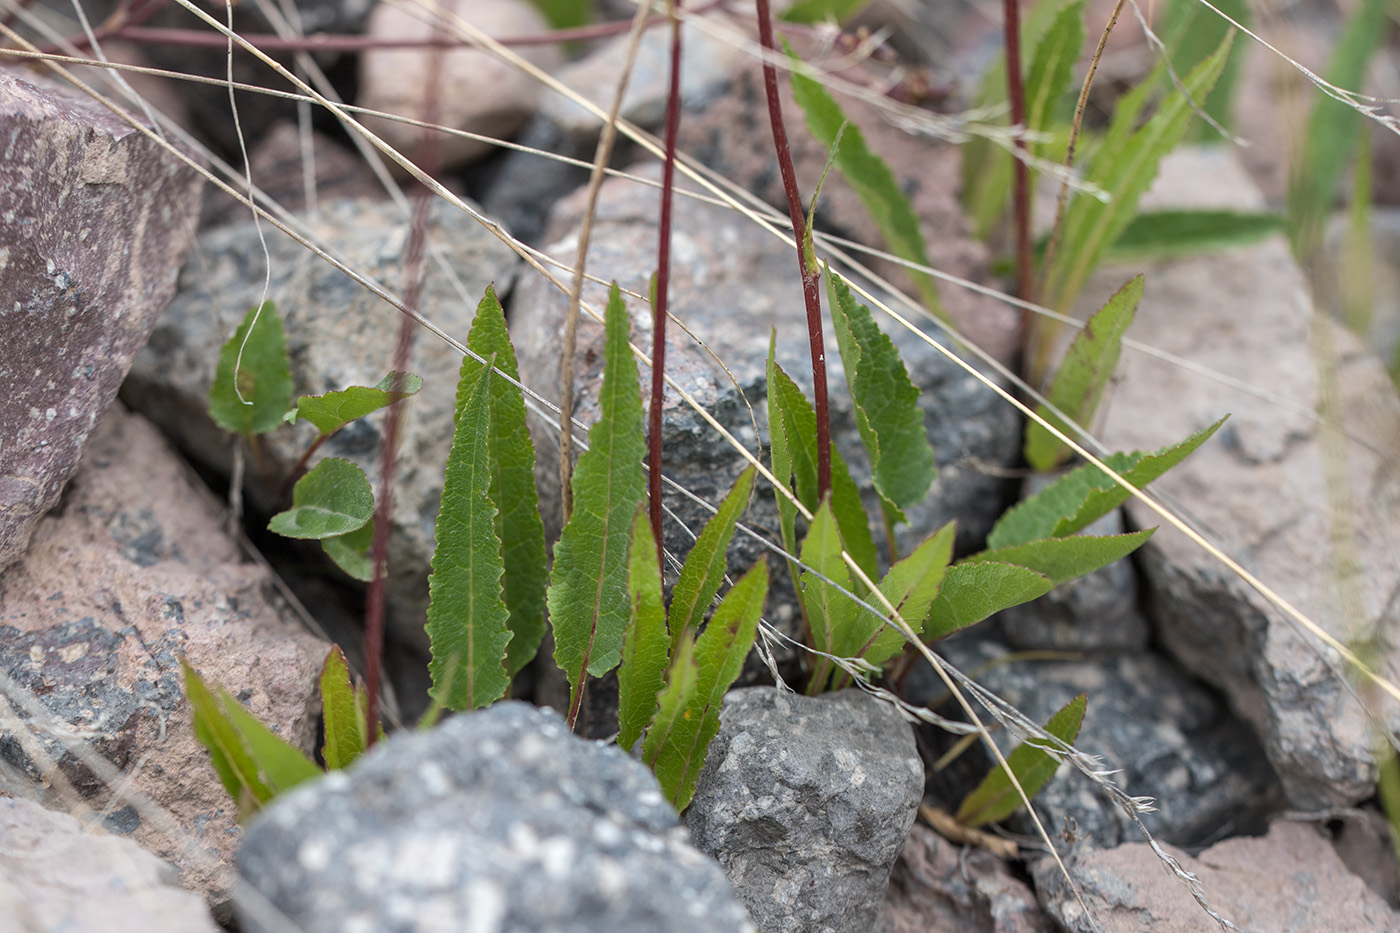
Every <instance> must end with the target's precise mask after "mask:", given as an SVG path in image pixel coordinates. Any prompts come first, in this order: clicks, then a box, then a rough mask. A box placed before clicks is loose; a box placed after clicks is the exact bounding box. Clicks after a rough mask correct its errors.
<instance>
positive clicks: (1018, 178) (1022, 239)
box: [1002, 0, 1033, 352]
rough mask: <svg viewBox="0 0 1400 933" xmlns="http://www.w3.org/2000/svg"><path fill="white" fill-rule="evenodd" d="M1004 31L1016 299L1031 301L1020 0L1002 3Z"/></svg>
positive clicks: (1025, 322) (1024, 329)
mask: <svg viewBox="0 0 1400 933" xmlns="http://www.w3.org/2000/svg"><path fill="white" fill-rule="evenodd" d="M1002 6H1003V21H1004V22H1003V29H1004V30H1005V44H1006V88H1007V91H1008V93H1009V94H1010V97H1011V122H1012V123H1013V124H1015V125H1016V126H1017V127H1019V130H1018V131H1017V133H1016V138H1015V142H1014V143H1013V145H1014V146H1015V148H1016V152H1017V154H1018V157H1017V158H1015V159H1013V160H1012V170H1013V172H1014V183H1013V189H1012V212H1013V215H1014V223H1015V225H1016V297H1018V298H1020V299H1021V300H1022V301H1030V300H1031V278H1032V275H1033V270H1032V268H1031V262H1032V255H1033V254H1032V252H1031V178H1030V168H1029V166H1027V165H1026V161H1025V158H1024V157H1025V156H1026V155H1027V154H1028V150H1027V147H1026V137H1025V131H1026V89H1025V84H1024V82H1023V81H1022V78H1021V13H1020V7H1019V5H1018V3H1017V0H1003V3H1002ZM1030 325H1031V313H1030V311H1029V310H1028V309H1022V311H1021V346H1022V348H1023V352H1024V347H1025V342H1026V340H1027V339H1029V337H1030Z"/></svg>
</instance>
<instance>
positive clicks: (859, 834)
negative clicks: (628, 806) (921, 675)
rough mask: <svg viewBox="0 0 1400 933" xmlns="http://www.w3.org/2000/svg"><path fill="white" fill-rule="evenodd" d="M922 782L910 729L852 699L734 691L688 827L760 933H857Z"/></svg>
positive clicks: (873, 907) (887, 711) (874, 902)
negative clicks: (730, 886) (726, 878)
mask: <svg viewBox="0 0 1400 933" xmlns="http://www.w3.org/2000/svg"><path fill="white" fill-rule="evenodd" d="M923 780H924V774H923V767H922V766H921V765H920V763H919V756H918V753H917V751H916V750H915V748H914V736H913V732H912V731H911V729H910V728H909V725H908V724H907V723H906V722H904V720H903V719H901V718H900V717H899V714H898V713H896V712H895V711H894V710H893V709H892V708H891V707H889V706H886V705H884V704H882V703H881V702H880V701H878V700H875V699H873V698H872V697H870V696H868V695H866V694H864V693H861V692H860V691H857V690H844V691H841V692H839V693H835V694H827V695H824V696H820V697H816V698H812V697H804V696H798V695H796V694H791V693H780V692H778V691H777V690H775V689H774V688H772V687H750V688H747V689H743V690H734V691H731V692H730V693H729V694H728V695H727V696H726V697H725V698H724V708H723V711H722V712H721V719H720V732H719V735H718V736H716V737H715V739H714V741H713V742H711V743H710V750H709V757H708V758H707V759H706V762H705V769H704V771H702V772H701V774H700V780H699V783H698V784H697V785H696V789H695V797H694V799H693V800H692V801H691V803H690V807H689V809H687V810H686V812H685V825H686V826H687V827H688V828H689V829H690V832H691V835H692V837H693V838H694V840H695V845H696V846H697V847H698V848H699V849H700V850H701V851H703V852H706V853H708V854H709V855H710V856H712V857H713V858H715V859H716V860H717V861H718V862H719V863H720V865H721V866H722V867H723V868H724V872H725V874H726V875H728V876H729V880H730V881H732V882H733V883H734V886H735V888H736V889H738V892H739V897H740V899H742V900H743V902H744V905H745V906H746V907H747V908H748V910H749V915H750V916H751V917H753V920H754V923H755V924H757V926H758V928H759V929H760V930H762V931H763V933H835V931H843V933H845V931H849V933H865V931H868V930H870V929H871V928H872V926H873V924H874V923H875V919H876V914H877V913H878V911H879V909H880V902H881V900H882V899H883V898H884V896H885V888H886V886H887V884H888V882H889V876H890V869H891V867H892V866H893V865H894V862H895V859H896V858H897V857H898V856H899V850H900V847H901V846H902V845H903V844H904V840H905V837H906V836H907V835H908V834H909V828H910V826H911V825H912V824H913V822H914V813H915V810H916V809H917V808H918V805H919V798H920V796H921V794H922V791H923Z"/></svg>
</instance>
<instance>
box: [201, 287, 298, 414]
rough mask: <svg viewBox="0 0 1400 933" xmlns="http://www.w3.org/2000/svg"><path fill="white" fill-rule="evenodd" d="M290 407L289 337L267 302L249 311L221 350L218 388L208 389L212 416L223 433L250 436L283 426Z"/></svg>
mask: <svg viewBox="0 0 1400 933" xmlns="http://www.w3.org/2000/svg"><path fill="white" fill-rule="evenodd" d="M250 329H251V333H249V331H250ZM245 337H246V338H247V340H246V342H245V340H244V338H245ZM240 350H241V351H242V358H241V359H240V358H239V351H240ZM235 368H237V370H238V373H237V386H236V387H235V384H234V378H235V375H234V369H235ZM240 393H241V394H242V398H239V394H240ZM245 403H250V404H245ZM291 404H292V364H291V361H290V360H289V359H288V358H287V338H286V335H285V334H284V333H283V330H282V319H281V318H280V317H278V316H277V308H276V307H275V306H274V305H273V304H272V302H270V301H265V302H263V303H262V305H260V306H259V307H257V308H252V309H250V310H249V311H248V314H247V315H246V316H245V317H244V318H243V323H242V324H239V325H238V329H237V330H236V331H234V333H233V337H232V338H230V339H229V342H228V343H226V344H224V345H223V348H222V349H220V350H219V365H218V368H217V369H216V370H215V371H214V384H213V385H212V386H210V387H209V416H210V417H211V418H213V419H214V421H215V422H216V423H217V424H218V425H219V427H221V428H223V429H224V430H225V431H232V432H233V433H235V434H243V435H246V436H248V437H252V436H253V435H254V434H263V433H265V432H267V431H271V430H272V429H273V428H275V427H277V426H278V425H279V424H281V423H282V415H283V413H284V412H286V410H287V408H288V407H289V406H290V405H291Z"/></svg>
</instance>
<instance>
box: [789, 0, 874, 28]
mask: <svg viewBox="0 0 1400 933" xmlns="http://www.w3.org/2000/svg"><path fill="white" fill-rule="evenodd" d="M869 2H870V0H797V2H796V3H794V4H793V5H792V6H790V7H788V8H787V10H785V11H784V12H783V14H782V15H781V16H779V17H778V18H779V19H781V20H782V21H783V22H785V23H814V24H815V23H827V22H835V23H844V22H846V21H847V20H848V19H850V18H851V17H853V16H855V15H856V14H857V13H859V12H860V11H861V10H862V9H864V8H865V6H866V4H868V3H869Z"/></svg>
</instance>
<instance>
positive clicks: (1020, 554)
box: [968, 528, 1156, 586]
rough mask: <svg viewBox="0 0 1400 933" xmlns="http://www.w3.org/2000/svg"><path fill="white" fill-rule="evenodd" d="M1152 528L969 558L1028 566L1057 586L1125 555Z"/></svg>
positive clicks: (1051, 540)
mask: <svg viewBox="0 0 1400 933" xmlns="http://www.w3.org/2000/svg"><path fill="white" fill-rule="evenodd" d="M1155 530H1156V529H1155V528H1145V529H1143V530H1142V531H1134V532H1130V533H1128V534H1124V535H1103V536H1095V535H1066V536H1065V537H1063V538H1042V539H1041V540H1039V541H1032V542H1030V543H1029V544H1018V545H1016V546H1014V547H1007V548H1002V549H1000V550H997V551H983V552H982V553H980V554H974V555H973V556H972V557H970V558H968V560H969V561H988V560H991V561H1000V562H1002V563H1004V564H1018V565H1019V566H1022V567H1029V568H1030V569H1031V570H1034V571H1036V572H1037V573H1043V574H1044V575H1045V576H1047V577H1049V578H1050V579H1051V580H1052V581H1053V582H1054V583H1055V585H1056V586H1059V585H1060V584H1061V583H1066V582H1068V581H1070V580H1073V579H1074V578H1076V577H1082V576H1084V575H1085V574H1086V573H1093V572H1094V571H1095V570H1098V569H1099V568H1100V567H1107V566H1108V565H1109V564H1111V563H1113V562H1114V561H1116V560H1118V559H1120V558H1123V557H1127V556H1128V555H1129V554H1131V553H1132V552H1133V551H1136V550H1137V549H1138V548H1139V547H1141V546H1142V545H1143V544H1145V543H1146V542H1147V539H1148V538H1150V537H1152V532H1153V531H1155Z"/></svg>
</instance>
